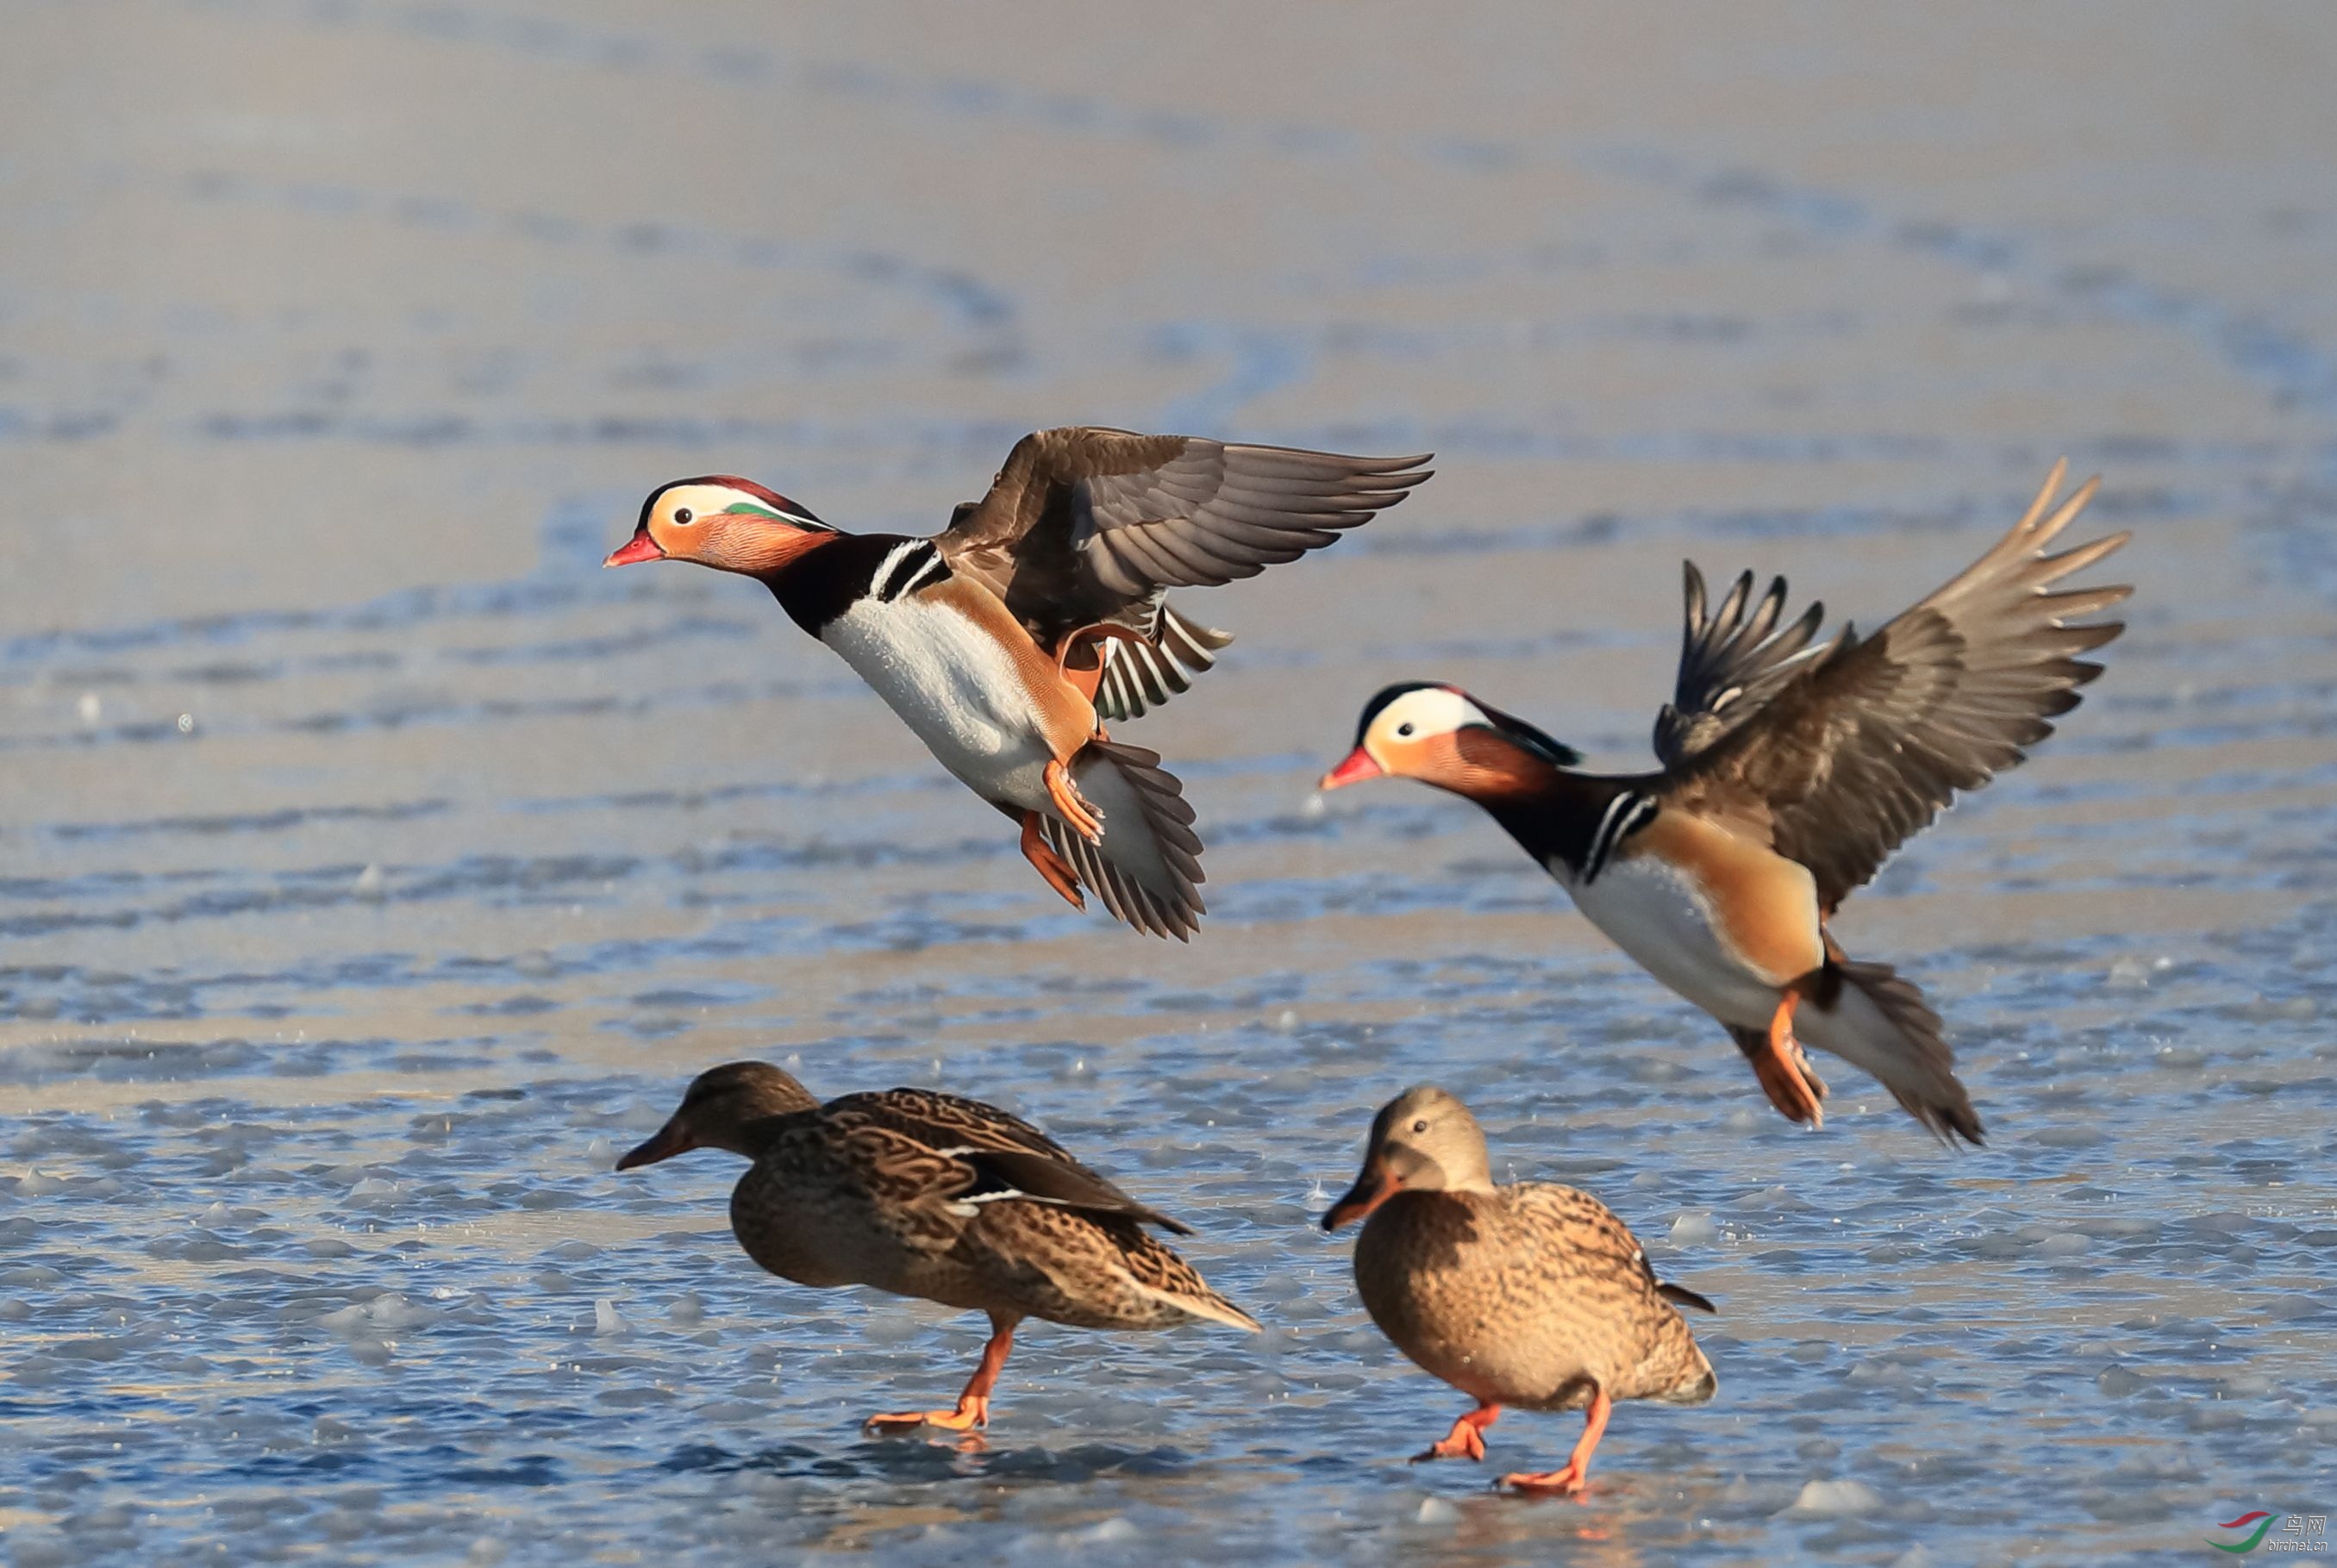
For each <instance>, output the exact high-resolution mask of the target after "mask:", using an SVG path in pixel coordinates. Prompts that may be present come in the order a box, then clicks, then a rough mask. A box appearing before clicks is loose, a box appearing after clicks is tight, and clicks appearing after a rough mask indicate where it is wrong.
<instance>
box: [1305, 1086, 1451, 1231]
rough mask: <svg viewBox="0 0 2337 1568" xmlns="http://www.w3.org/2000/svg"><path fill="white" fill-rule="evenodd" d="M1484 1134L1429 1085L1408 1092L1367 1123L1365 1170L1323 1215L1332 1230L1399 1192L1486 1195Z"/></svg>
mask: <svg viewBox="0 0 2337 1568" xmlns="http://www.w3.org/2000/svg"><path fill="white" fill-rule="evenodd" d="M1492 1190H1493V1171H1492V1167H1491V1165H1490V1164H1488V1163H1487V1162H1486V1159H1485V1132H1484V1129H1483V1128H1481V1127H1480V1126H1478V1125H1477V1119H1476V1118H1475V1117H1474V1116H1472V1115H1471V1114H1469V1107H1467V1106H1466V1105H1463V1104H1462V1103H1461V1102H1460V1101H1459V1100H1457V1099H1455V1098H1454V1097H1453V1096H1452V1095H1451V1094H1448V1093H1445V1092H1444V1091H1443V1090H1442V1089H1439V1088H1437V1087H1436V1086H1435V1085H1434V1084H1433V1083H1423V1084H1421V1085H1420V1086H1419V1087H1417V1088H1413V1089H1407V1090H1405V1091H1404V1092H1403V1093H1401V1094H1399V1095H1397V1096H1396V1097H1395V1098H1394V1099H1393V1100H1391V1101H1389V1102H1388V1103H1386V1104H1384V1105H1383V1106H1381V1107H1380V1113H1379V1114H1378V1115H1377V1116H1375V1117H1374V1118H1373V1119H1372V1135H1371V1138H1370V1139H1369V1141H1368V1142H1365V1143H1364V1168H1363V1171H1361V1172H1360V1173H1359V1174H1357V1176H1356V1177H1355V1184H1354V1186H1353V1187H1350V1188H1348V1189H1347V1195H1346V1196H1345V1197H1344V1198H1342V1199H1340V1200H1339V1201H1337V1202H1336V1203H1334V1204H1332V1205H1331V1211H1330V1212H1329V1213H1327V1214H1325V1215H1324V1216H1323V1229H1324V1230H1337V1229H1338V1228H1339V1227H1340V1226H1342V1225H1345V1224H1346V1223H1348V1222H1349V1221H1350V1220H1361V1219H1363V1218H1364V1216H1365V1215H1367V1214H1369V1213H1370V1212H1371V1211H1372V1210H1374V1209H1376V1208H1378V1207H1379V1206H1380V1205H1381V1204H1383V1203H1384V1202H1386V1201H1388V1200H1389V1199H1391V1198H1393V1197H1394V1196H1395V1195H1396V1194H1397V1193H1399V1192H1491V1191H1492Z"/></svg>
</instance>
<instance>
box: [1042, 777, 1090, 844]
mask: <svg viewBox="0 0 2337 1568" xmlns="http://www.w3.org/2000/svg"><path fill="white" fill-rule="evenodd" d="M1046 783H1047V798H1048V799H1051V800H1052V801H1053V802H1054V803H1055V809H1056V810H1057V811H1059V812H1061V814H1062V818H1063V820H1064V821H1065V822H1067V823H1069V824H1070V825H1071V831H1072V832H1074V833H1077V834H1078V835H1079V836H1080V838H1084V839H1086V840H1087V841H1088V842H1089V843H1090V844H1100V843H1102V842H1103V813H1101V812H1100V811H1098V810H1097V809H1095V808H1094V807H1092V806H1090V805H1089V804H1088V802H1087V798H1086V797H1085V796H1083V795H1081V794H1080V787H1079V785H1078V783H1077V782H1076V781H1074V780H1073V779H1072V778H1071V769H1068V768H1066V767H1064V766H1063V765H1062V763H1061V762H1060V761H1052V762H1049V763H1048V764H1047V772H1046Z"/></svg>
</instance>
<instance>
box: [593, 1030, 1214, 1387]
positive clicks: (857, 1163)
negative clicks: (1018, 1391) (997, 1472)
mask: <svg viewBox="0 0 2337 1568" xmlns="http://www.w3.org/2000/svg"><path fill="white" fill-rule="evenodd" d="M692 1149H721V1150H726V1151H728V1152H730V1153H733V1154H741V1155H744V1156H746V1158H747V1159H748V1160H750V1161H753V1163H752V1164H751V1165H750V1166H748V1171H747V1173H746V1175H745V1176H743V1177H741V1178H740V1179H739V1181H738V1187H737V1188H736V1189H735V1190H734V1191H732V1192H731V1194H730V1230H731V1232H732V1234H734V1235H735V1236H737V1237H738V1245H739V1246H740V1247H742V1248H744V1249H745V1250H746V1252H747V1255H748V1257H749V1258H752V1259H754V1260H755V1261H756V1262H757V1263H759V1264H761V1265H762V1266H763V1267H764V1268H765V1269H768V1270H769V1271H770V1272H772V1273H774V1274H777V1276H779V1278H781V1279H791V1280H793V1281H795V1282H796V1283H797V1284H798V1285H809V1286H813V1287H816V1288H821V1289H826V1288H830V1287H834V1286H838V1285H867V1286H872V1287H874V1288H875V1289H879V1290H883V1291H886V1292H889V1293H890V1294H892V1295H895V1296H914V1297H917V1298H920V1299H924V1300H927V1301H938V1302H940V1303H941V1304H942V1305H944V1306H945V1307H956V1308H963V1309H965V1310H969V1311H979V1312H985V1313H988V1314H989V1316H990V1328H991V1336H990V1343H989V1344H988V1345H987V1346H986V1347H984V1348H983V1353H982V1361H981V1364H980V1365H979V1366H978V1367H976V1368H975V1370H974V1374H973V1377H972V1379H971V1380H969V1381H968V1382H967V1384H966V1386H965V1391H964V1392H963V1393H962V1394H960V1395H959V1396H958V1399H957V1404H956V1405H955V1406H953V1408H951V1409H947V1410H913V1411H906V1412H903V1413H900V1414H895V1415H884V1416H870V1417H869V1418H868V1421H867V1425H868V1426H870V1427H872V1428H875V1429H879V1430H882V1429H886V1428H891V1429H895V1430H907V1429H913V1428H915V1427H917V1426H940V1427H945V1428H949V1429H952V1430H955V1431H961V1432H963V1431H970V1430H972V1429H973V1428H977V1427H981V1426H988V1425H989V1423H990V1394H991V1389H992V1387H994V1386H995V1385H996V1383H997V1381H998V1374H999V1371H1000V1369H1001V1368H1002V1367H1004V1366H1005V1365H1006V1355H1007V1352H1008V1351H1009V1350H1010V1349H1012V1347H1013V1344H1014V1328H1015V1326H1016V1325H1017V1324H1018V1323H1020V1322H1021V1321H1022V1319H1023V1318H1045V1319H1046V1320H1047V1321H1048V1322H1050V1323H1063V1324H1068V1325H1070V1326H1071V1327H1072V1328H1122V1329H1129V1328H1173V1327H1175V1326H1176V1325H1178V1324H1180V1323H1201V1322H1208V1323H1223V1324H1226V1325H1227V1326H1228V1327H1230V1328H1245V1329H1247V1330H1249V1331H1250V1332H1251V1333H1256V1332H1257V1327H1258V1326H1257V1320H1256V1319H1255V1318H1251V1317H1250V1315H1249V1314H1248V1313H1247V1312H1244V1311H1243V1310H1241V1308H1238V1307H1236V1306H1234V1305H1233V1304H1232V1303H1231V1302H1229V1301H1227V1300H1226V1299H1225V1298H1224V1297H1222V1296H1219V1295H1218V1294H1217V1292H1216V1291H1214V1290H1212V1289H1209V1288H1208V1285H1206V1284H1204V1283H1203V1282H1202V1280H1201V1277H1200V1276H1199V1275H1198V1274H1197V1273H1195V1272H1194V1271H1193V1269H1192V1267H1191V1265H1189V1264H1188V1263H1187V1262H1186V1261H1185V1260H1184V1259H1182V1258H1179V1257H1178V1256H1177V1254H1176V1253H1174V1252H1171V1251H1170V1250H1168V1248H1166V1247H1164V1246H1162V1245H1161V1244H1160V1243H1159V1242H1158V1241H1156V1240H1153V1239H1152V1238H1151V1236H1149V1234H1147V1233H1146V1231H1145V1230H1144V1227H1145V1226H1147V1225H1157V1226H1159V1227H1160V1228H1161V1229H1163V1230H1173V1231H1176V1232H1177V1233H1178V1234H1179V1235H1189V1234H1191V1232H1190V1231H1189V1230H1188V1229H1187V1228H1186V1227H1185V1226H1183V1225H1180V1224H1178V1222H1177V1221H1176V1220H1171V1219H1169V1218H1168V1216H1167V1215H1165V1214H1162V1213H1160V1212H1159V1210H1154V1209H1150V1208H1148V1207H1146V1206H1145V1205H1144V1204H1142V1203H1139V1202H1138V1201H1136V1200H1135V1199H1133V1198H1130V1197H1129V1195H1128V1194H1127V1193H1125V1192H1123V1191H1120V1189H1119V1188H1118V1187H1115V1186H1113V1185H1112V1184H1111V1183H1110V1181H1106V1180H1104V1179H1103V1178H1102V1177H1101V1176H1099V1175H1097V1174H1096V1173H1095V1172H1094V1171H1090V1170H1089V1169H1088V1168H1087V1167H1086V1166H1084V1165H1082V1164H1080V1162H1079V1161H1077V1160H1074V1159H1073V1158H1071V1155H1070V1154H1068V1153H1066V1152H1064V1150H1063V1149H1062V1147H1061V1145H1060V1144H1058V1143H1056V1142H1054V1141H1053V1140H1051V1139H1050V1138H1049V1137H1047V1135H1046V1134H1045V1133H1043V1132H1040V1131H1039V1130H1038V1129H1037V1128H1035V1127H1033V1126H1032V1125H1031V1124H1030V1123H1029V1122H1022V1121H1020V1120H1018V1119H1016V1118H1015V1117H1012V1116H1010V1115H1008V1114H1007V1113H1006V1112H1003V1111H1001V1110H999V1109H998V1108H997V1107H996V1106H994V1105H985V1104H983V1103H982V1102H981V1101H979V1100H964V1099H961V1098H959V1097H958V1096H957V1095H954V1094H944V1093H940V1092H939V1091H937V1090H931V1089H888V1090H885V1091H882V1092H880V1093H866V1094H847V1095H846V1096H844V1097H843V1098H842V1099H840V1100H831V1101H829V1102H828V1103H826V1104H825V1105H823V1104H821V1103H819V1102H818V1101H816V1100H814V1099H813V1098H812V1097H811V1095H810V1094H809V1093H807V1092H806V1091H805V1089H804V1086H803V1085H802V1084H800V1083H797V1082H796V1081H795V1079H794V1078H792V1077H790V1076H788V1075H787V1073H783V1072H781V1071H780V1070H779V1069H778V1068H777V1067H773V1066H769V1065H768V1064H767V1063H761V1062H733V1063H729V1064H728V1066H723V1067H716V1068H712V1069H710V1070H709V1071H707V1072H705V1073H699V1075H698V1077H697V1078H696V1079H695V1080H693V1081H692V1082H691V1083H690V1085H689V1091H688V1092H687V1093H684V1094H683V1095H682V1099H681V1105H680V1108H679V1109H677V1110H676V1111H675V1112H674V1113H673V1114H672V1115H671V1116H670V1117H669V1118H668V1119H667V1121H666V1124H665V1125H664V1126H663V1127H661V1128H660V1129H659V1130H658V1132H657V1133H656V1135H655V1136H654V1137H651V1138H650V1140H649V1141H648V1142H644V1143H642V1144H641V1145H640V1147H639V1148H636V1149H634V1150H632V1151H631V1152H629V1153H627V1154H626V1155H625V1156H624V1157H623V1158H622V1159H621V1160H619V1161H617V1169H618V1170H620V1171H630V1170H631V1169H633V1168H634V1167H636V1166H640V1165H654V1164H656V1163H657V1162H658V1161H660V1160H670V1159H672V1158H673V1157H674V1156H675V1155H677V1154H681V1153H686V1152H689V1150H692Z"/></svg>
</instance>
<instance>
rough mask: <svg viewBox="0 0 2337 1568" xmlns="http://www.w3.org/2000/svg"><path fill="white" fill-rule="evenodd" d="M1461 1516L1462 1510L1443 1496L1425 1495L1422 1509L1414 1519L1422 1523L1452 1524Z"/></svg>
mask: <svg viewBox="0 0 2337 1568" xmlns="http://www.w3.org/2000/svg"><path fill="white" fill-rule="evenodd" d="M1460 1517H1461V1510H1460V1509H1458V1508H1455V1507H1454V1506H1452V1504H1450V1503H1447V1502H1446V1501H1445V1500H1444V1499H1443V1498H1442V1497H1423V1498H1422V1499H1421V1500H1420V1511H1419V1512H1418V1513H1416V1514H1413V1520H1414V1521H1415V1522H1416V1523H1418V1524H1452V1522H1453V1521H1454V1520H1456V1519H1458V1518H1460Z"/></svg>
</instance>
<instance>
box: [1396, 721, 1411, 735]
mask: <svg viewBox="0 0 2337 1568" xmlns="http://www.w3.org/2000/svg"><path fill="white" fill-rule="evenodd" d="M1395 732H1396V733H1397V734H1399V735H1409V734H1411V733H1412V725H1411V723H1410V721H1408V720H1407V721H1406V722H1404V723H1402V724H1399V725H1397V726H1396V727H1395Z"/></svg>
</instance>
